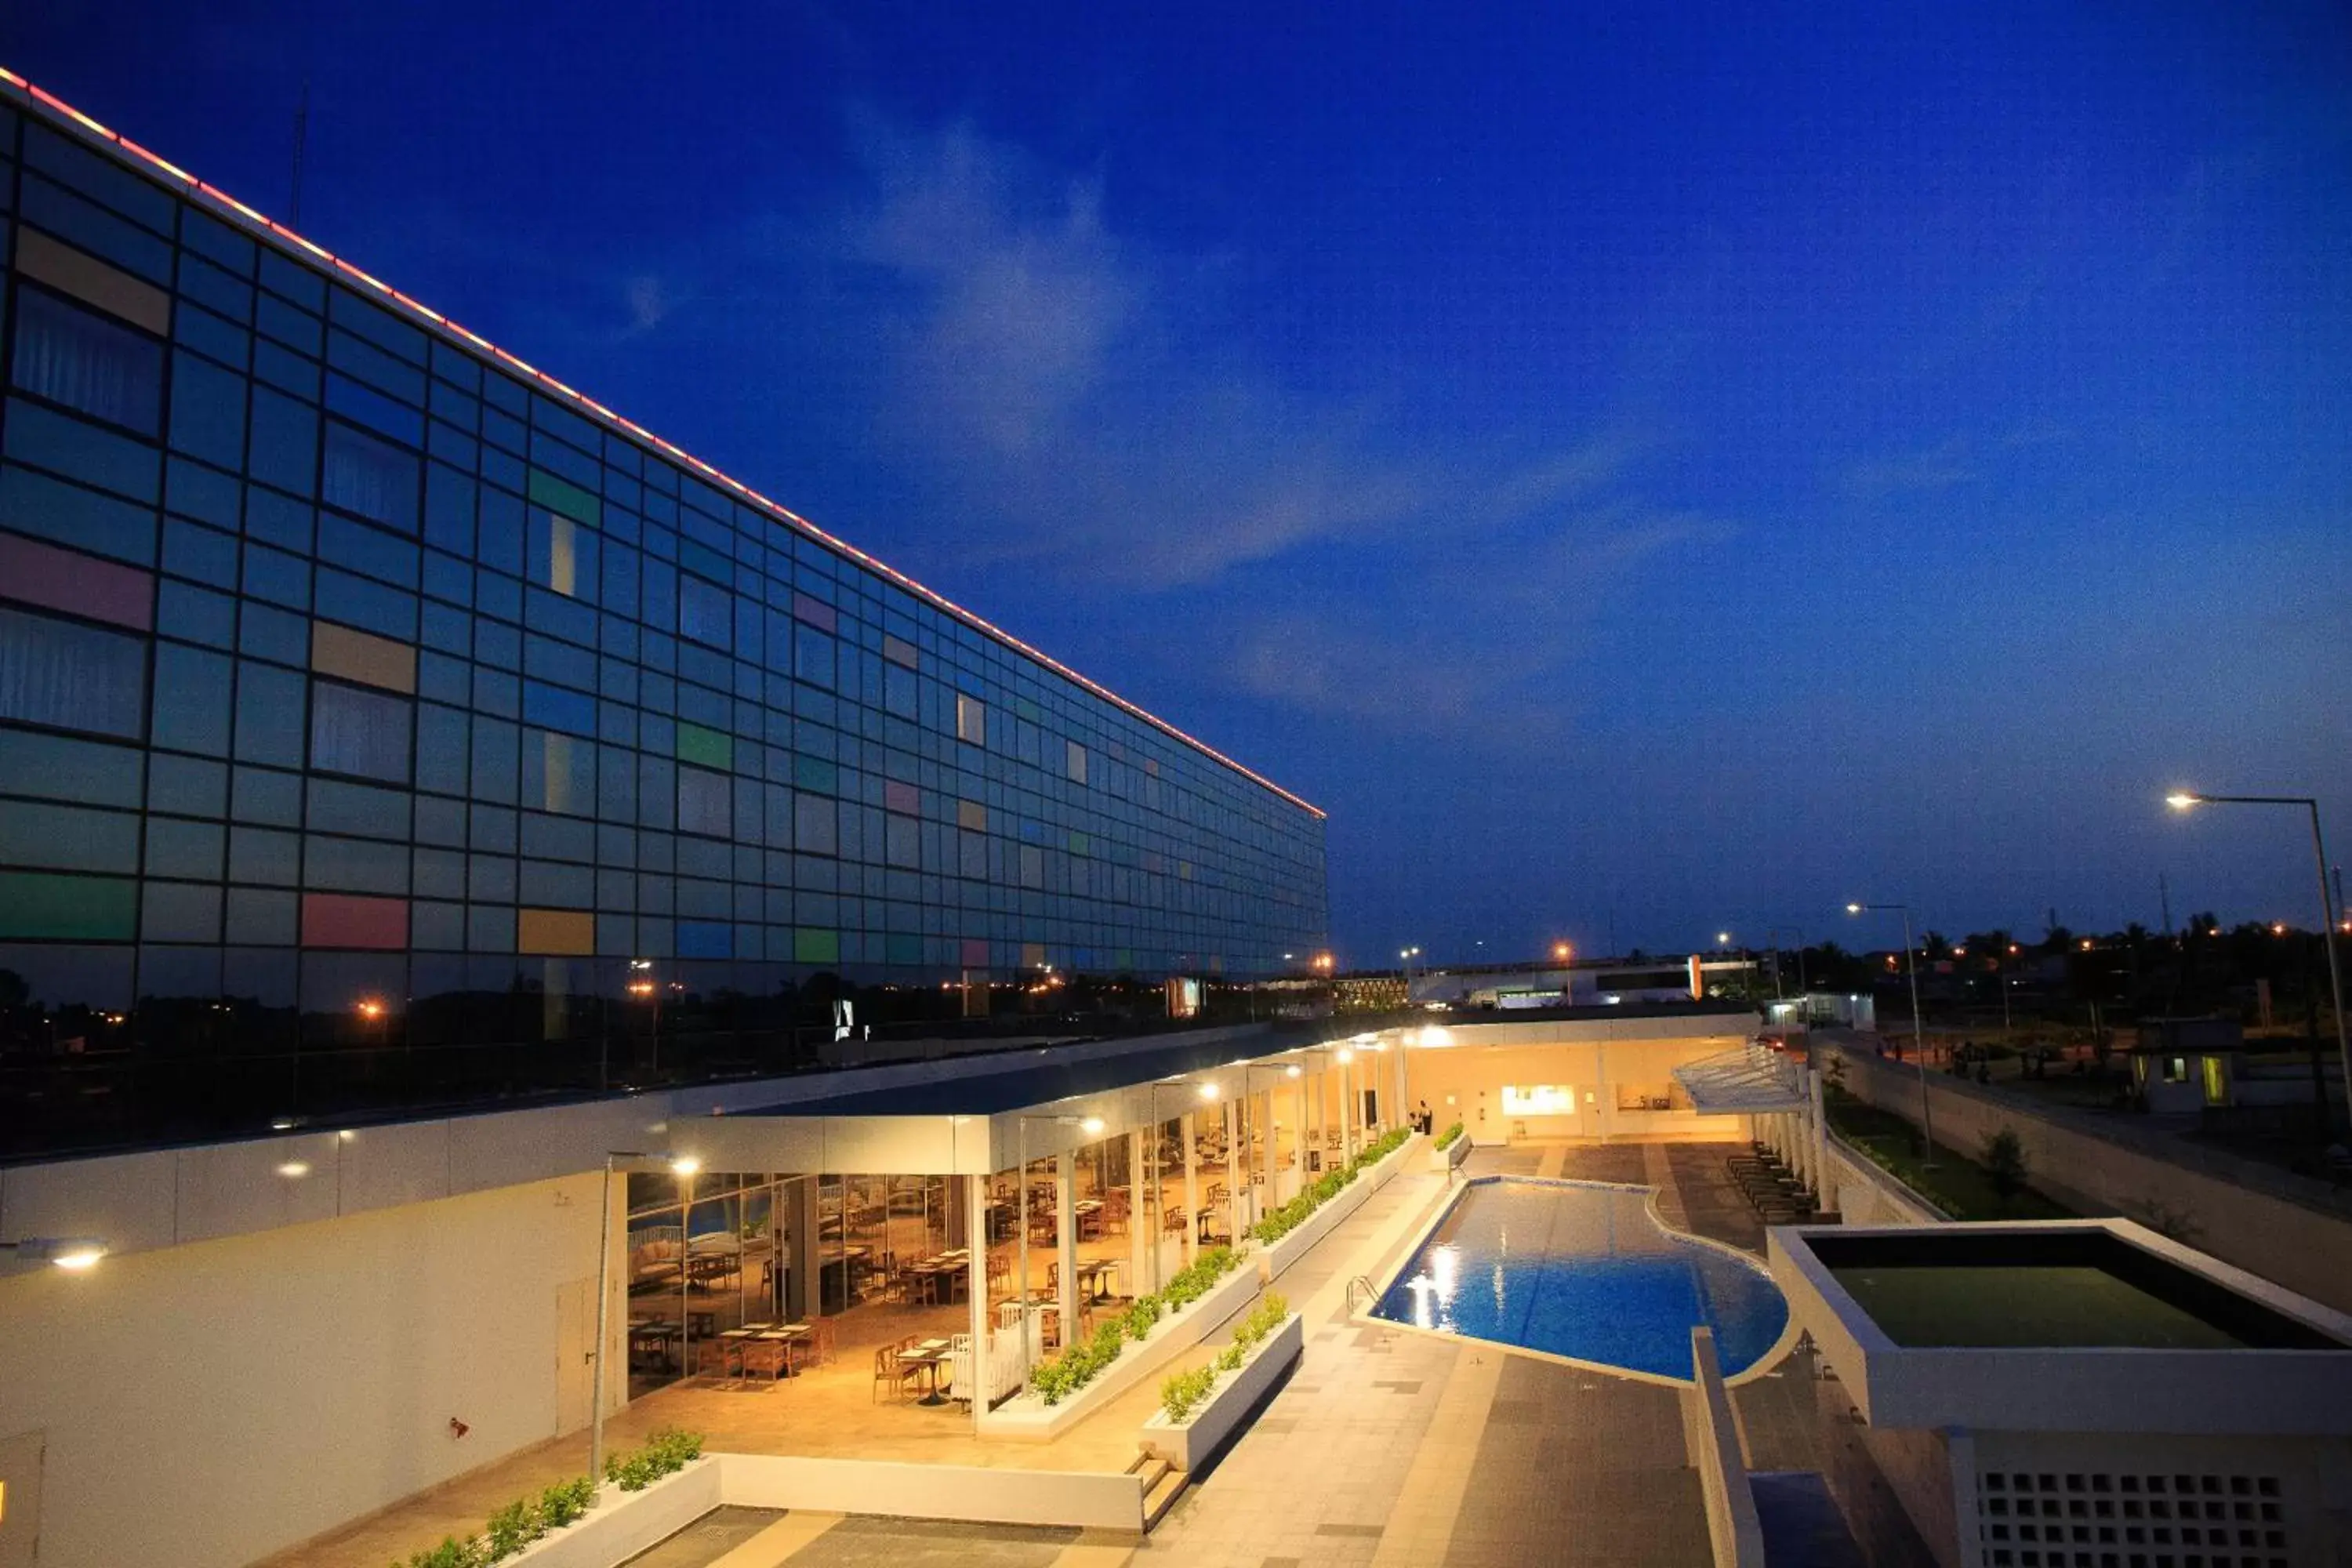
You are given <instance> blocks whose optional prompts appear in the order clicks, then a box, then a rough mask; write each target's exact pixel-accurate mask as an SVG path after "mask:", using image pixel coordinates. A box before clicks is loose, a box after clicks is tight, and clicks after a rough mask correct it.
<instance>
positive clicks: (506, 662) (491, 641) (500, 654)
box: [474, 621, 522, 669]
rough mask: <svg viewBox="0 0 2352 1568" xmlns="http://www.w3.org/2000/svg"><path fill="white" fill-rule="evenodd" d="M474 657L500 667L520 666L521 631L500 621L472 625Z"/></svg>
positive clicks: (518, 667)
mask: <svg viewBox="0 0 2352 1568" xmlns="http://www.w3.org/2000/svg"><path fill="white" fill-rule="evenodd" d="M474 657H475V658H478V659H480V660H481V661H482V662H483V663H484V664H492V665H496V666H497V667H498V668H500V669H520V668H522V633H521V632H520V631H518V630H517V629H516V628H514V627H513V626H508V625H507V624H505V623H504V622H502V621H478V622H476V623H475V625H474Z"/></svg>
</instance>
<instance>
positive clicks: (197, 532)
mask: <svg viewBox="0 0 2352 1568" xmlns="http://www.w3.org/2000/svg"><path fill="white" fill-rule="evenodd" d="M163 570H164V571H166V572H174V573H177V574H179V575H181V576H183V577H194V579H196V580H197V581H198V582H200V583H210V584H212V585H213V586H214V587H215V588H234V587H236V540H235V539H234V538H232V537H230V536H229V535H228V534H226V533H222V532H219V531H215V530H214V529H209V528H206V527H205V526H203V525H202V524H200V523H194V522H183V521H180V520H179V519H177V518H169V519H166V520H165V521H164V523H163Z"/></svg>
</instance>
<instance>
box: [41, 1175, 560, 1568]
mask: <svg viewBox="0 0 2352 1568" xmlns="http://www.w3.org/2000/svg"><path fill="white" fill-rule="evenodd" d="M374 1136H375V1134H374V1133H373V1132H371V1133H365V1134H362V1137H368V1138H372V1137H374ZM271 1179H273V1180H277V1181H279V1182H281V1183H283V1184H289V1185H290V1184H294V1183H293V1182H292V1181H291V1180H290V1179H289V1178H284V1177H276V1176H273V1177H272V1178H271ZM314 1179H316V1176H315V1175H314V1176H312V1177H306V1178H302V1180H305V1181H308V1180H314ZM601 1180H602V1178H601V1176H600V1175H598V1174H593V1173H592V1174H588V1175H583V1176H578V1177H572V1178H570V1179H562V1180H555V1181H543V1182H531V1183H528V1184H522V1185H520V1186H513V1187H504V1188H500V1189H498V1190H496V1191H493V1192H488V1193H477V1194H467V1195H465V1196H462V1197H452V1198H444V1199H441V1200H439V1201H437V1202H433V1203H419V1204H412V1205H404V1206H402V1207H397V1208H389V1209H378V1210H373V1211H370V1212H368V1213H364V1214H359V1215H350V1216H347V1217H344V1218H341V1219H326V1220H322V1221H320V1222H318V1223H314V1224H308V1225H297V1226H286V1227H285V1228H282V1229H276V1230H269V1231H265V1232H262V1233H260V1234H257V1235H248V1236H232V1237H224V1238H222V1239H217V1240H211V1241H204V1242H198V1243H195V1244H194V1245H189V1246H181V1247H159V1248H155V1249H152V1250H147V1251H132V1252H128V1253H125V1254H123V1255H121V1256H120V1257H110V1258H107V1259H106V1261H105V1262H104V1263H103V1264H101V1265H100V1267H98V1268H93V1269H91V1270H89V1272H87V1273H83V1274H68V1273H67V1272H65V1271H64V1270H61V1269H57V1268H35V1269H31V1270H28V1271H25V1272H22V1273H18V1274H15V1275H11V1276H8V1277H6V1278H0V1436H11V1435H13V1434H15V1433H17V1432H24V1431H40V1432H43V1433H45V1434H46V1436H47V1462H46V1464H45V1465H44V1467H43V1475H42V1483H41V1486H42V1497H41V1524H42V1529H41V1563H42V1565H43V1568H124V1565H125V1564H131V1563H171V1564H173V1568H236V1564H239V1563H250V1562H252V1561H253V1560H254V1559H256V1558H258V1557H263V1556H267V1555H268V1554H269V1553H271V1552H277V1551H278V1550H280V1549H282V1548H285V1547H288V1546H291V1545H293V1544H294V1543H296V1542H301V1541H304V1540H307V1539H309V1538H310V1537H311V1536H314V1535H318V1534H320V1533H321V1532H323V1531H329V1530H331V1529H333V1528H335V1527H337V1526H339V1525H341V1524H342V1523H344V1522H345V1521H349V1520H352V1519H353V1518H356V1517H358V1516H360V1515H362V1514H366V1513H370V1512H373V1510H377V1509H380V1508H383V1507H384V1506H386V1505H387V1504H390V1503H393V1502H395V1501H397V1500H400V1499H402V1498H404V1497H407V1496H408V1495H410V1494H411V1493H414V1492H417V1491H421V1490H423V1489H425V1488H427V1487H430V1486H434V1485H436V1484H437V1483H439V1482H442V1481H445V1480H447V1479H451V1478H452V1477H455V1476H457V1475H461V1474H464V1473H466V1472H467V1471H470V1470H474V1469H477V1468H481V1467H482V1466H485V1465H488V1464H489V1463H491V1462H492V1461H494V1460H496V1459H499V1458H501V1457H503V1456H504V1455H507V1454H509V1453H511V1452H513V1451H514V1450H516V1449H518V1448H520V1447H525V1446H527V1445H529V1444H532V1443H536V1442H540V1441H541V1440H543V1439H546V1438H549V1437H552V1436H556V1433H557V1420H558V1414H557V1380H558V1368H557V1359H558V1354H557V1347H558V1321H559V1316H560V1314H561V1311H562V1308H561V1305H560V1303H561V1300H562V1297H563V1296H564V1295H565V1293H566V1291H567V1288H570V1289H573V1290H576V1292H577V1296H576V1297H575V1298H574V1300H575V1304H576V1306H577V1307H578V1309H579V1310H581V1311H582V1312H583V1313H584V1314H585V1320H586V1321H585V1322H583V1323H582V1324H581V1325H580V1327H581V1328H582V1329H583V1333H582V1334H581V1336H580V1337H579V1339H578V1340H577V1341H576V1343H575V1348H576V1349H577V1350H578V1351H580V1352H583V1353H584V1352H585V1351H586V1349H587V1342H588V1338H589V1336H588V1334H587V1333H585V1332H584V1330H585V1329H586V1327H587V1325H588V1324H589V1323H593V1313H594V1298H593V1294H591V1288H590V1286H589V1283H588V1282H589V1281H590V1279H592V1278H593V1275H594V1274H595V1271H596V1219H597V1214H598V1208H599V1205H598V1185H599V1183H600V1181H601ZM149 1201H150V1202H151V1204H152V1205H156V1206H160V1207H161V1208H162V1209H163V1211H164V1212H165V1213H166V1214H168V1213H169V1211H170V1210H171V1208H172V1205H173V1196H172V1193H171V1190H170V1189H169V1188H168V1187H164V1188H161V1189H158V1190H156V1191H154V1192H153V1193H152V1194H150V1200H149ZM573 1371H574V1374H575V1375H576V1376H580V1377H581V1386H580V1389H579V1393H580V1394H581V1397H580V1398H579V1402H578V1404H577V1405H576V1407H575V1410H574V1414H575V1415H576V1416H577V1419H578V1420H579V1421H581V1422H583V1423H584V1422H585V1420H586V1418H587V1414H588V1411H587V1404H586V1400H585V1397H584V1393H585V1388H584V1383H585V1380H584V1370H583V1369H582V1368H580V1367H577V1366H575V1367H574V1369H573ZM452 1416H455V1417H457V1419H458V1420H460V1421H463V1422H465V1423H466V1424H467V1427H468V1431H467V1434H466V1435H465V1436H462V1437H461V1436H457V1434H456V1432H455V1431H454V1430H453V1429H452V1428H451V1427H450V1425H449V1421H450V1418H451V1417H452ZM134 1500H135V1501H134ZM12 1501H14V1500H12Z"/></svg>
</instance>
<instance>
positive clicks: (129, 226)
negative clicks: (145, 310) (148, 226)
mask: <svg viewBox="0 0 2352 1568" xmlns="http://www.w3.org/2000/svg"><path fill="white" fill-rule="evenodd" d="M23 203H24V216H25V217H26V221H27V222H30V223H32V224H34V225H36V226H38V227H41V228H45V229H47V230H48V231H49V232H50V233H51V234H54V235H56V236H58V237H59V238H62V239H69V240H71V241H72V242H73V243H74V244H76V245H78V246H79V247H81V248H82V249H84V250H87V251H89V253H90V254H91V255H93V256H100V257H104V258H106V259H107V260H109V261H111V262H113V263H114V264H115V265H116V266H118V267H122V268H129V269H130V270H131V271H133V272H136V273H137V274H139V276H141V277H142V278H144V279H147V280H148V281H149V282H151V283H153V284H155V285H156V286H157V287H158V288H163V289H168V288H170V287H171V286H172V247H171V245H170V244H169V243H168V242H167V241H164V240H161V239H158V238H156V237H154V236H153V235H152V234H150V233H148V232H147V231H146V230H145V229H142V228H141V227H140V226H138V225H136V224H134V223H131V222H129V221H127V220H126V219H123V218H119V217H117V216H114V215H113V214H112V213H110V212H108V211H107V210H106V209H105V208H104V207H101V206H99V205H96V204H94V203H91V202H87V201H84V200H83V199H82V198H81V197H79V196H78V195H74V194H73V193H72V192H70V191H67V190H64V189H61V188H60V187H58V186H57V185H53V184H50V183H49V182H48V181H47V180H44V179H42V178H40V177H39V176H38V175H37V174H31V173H29V172H28V173H26V175H25V176H24V192H23Z"/></svg>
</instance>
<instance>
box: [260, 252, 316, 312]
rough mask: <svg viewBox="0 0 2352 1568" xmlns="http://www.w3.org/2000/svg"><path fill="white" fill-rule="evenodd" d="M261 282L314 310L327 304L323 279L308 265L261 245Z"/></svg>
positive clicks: (266, 287)
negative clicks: (305, 265)
mask: <svg viewBox="0 0 2352 1568" xmlns="http://www.w3.org/2000/svg"><path fill="white" fill-rule="evenodd" d="M261 285H262V287H263V288H265V289H275V290H276V291H278V293H280V294H283V295H285V296H286V298H288V299H289V300H293V301H294V302H295V303H296V304H298V305H299V306H301V307H302V308H303V309H304V310H309V311H310V312H312V313H313V314H316V313H318V312H320V311H322V310H325V309H326V308H327V281H326V279H323V278H321V277H320V276H319V275H318V274H317V273H315V272H313V271H311V270H310V268H307V267H304V266H302V265H301V264H300V263H299V262H297V261H295V260H293V259H291V258H288V257H284V256H280V255H279V254H278V252H276V251H274V250H271V249H268V247H264V248H263V250H262V252H261Z"/></svg>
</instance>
